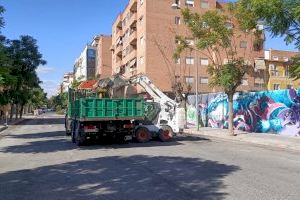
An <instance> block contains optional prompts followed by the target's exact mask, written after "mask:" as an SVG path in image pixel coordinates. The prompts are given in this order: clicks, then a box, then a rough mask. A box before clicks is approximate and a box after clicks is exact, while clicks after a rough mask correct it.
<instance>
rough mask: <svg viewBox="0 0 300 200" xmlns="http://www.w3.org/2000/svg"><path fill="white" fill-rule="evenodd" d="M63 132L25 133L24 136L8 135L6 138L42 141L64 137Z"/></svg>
mask: <svg viewBox="0 0 300 200" xmlns="http://www.w3.org/2000/svg"><path fill="white" fill-rule="evenodd" d="M65 135H66V133H65V131H53V132H41V133H28V134H27V133H26V134H15V135H8V136H7V137H8V138H17V139H42V138H56V137H62V136H65Z"/></svg>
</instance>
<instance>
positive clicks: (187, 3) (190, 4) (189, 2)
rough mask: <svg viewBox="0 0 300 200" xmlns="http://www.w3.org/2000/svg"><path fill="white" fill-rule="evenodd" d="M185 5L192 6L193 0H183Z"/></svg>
mask: <svg viewBox="0 0 300 200" xmlns="http://www.w3.org/2000/svg"><path fill="white" fill-rule="evenodd" d="M185 5H186V6H188V7H194V0H185Z"/></svg>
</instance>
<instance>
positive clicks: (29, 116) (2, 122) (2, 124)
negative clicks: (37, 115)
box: [0, 115, 33, 133]
mask: <svg viewBox="0 0 300 200" xmlns="http://www.w3.org/2000/svg"><path fill="white" fill-rule="evenodd" d="M32 117H33V116H32V115H24V116H23V118H22V119H17V120H16V119H13V120H12V121H8V126H5V125H4V123H5V121H3V120H0V133H1V132H2V131H4V130H6V129H7V128H8V127H9V126H12V125H17V124H19V123H21V122H22V121H24V120H25V119H30V118H32Z"/></svg>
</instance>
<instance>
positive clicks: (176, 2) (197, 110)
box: [171, 0, 199, 131]
mask: <svg viewBox="0 0 300 200" xmlns="http://www.w3.org/2000/svg"><path fill="white" fill-rule="evenodd" d="M171 8H172V9H174V10H175V9H181V8H180V6H179V0H175V2H174V3H173V4H172V5H171ZM194 51H195V60H196V77H195V78H196V87H195V89H196V123H197V131H199V113H198V112H199V106H198V104H199V102H198V96H199V95H198V64H199V63H198V62H199V60H198V58H197V51H196V50H194Z"/></svg>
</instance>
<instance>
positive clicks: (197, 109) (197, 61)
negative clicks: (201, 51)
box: [195, 51, 199, 131]
mask: <svg viewBox="0 0 300 200" xmlns="http://www.w3.org/2000/svg"><path fill="white" fill-rule="evenodd" d="M195 60H196V88H195V89H196V123H197V131H199V102H198V96H199V95H198V79H199V78H198V65H199V60H198V58H197V51H195Z"/></svg>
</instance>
